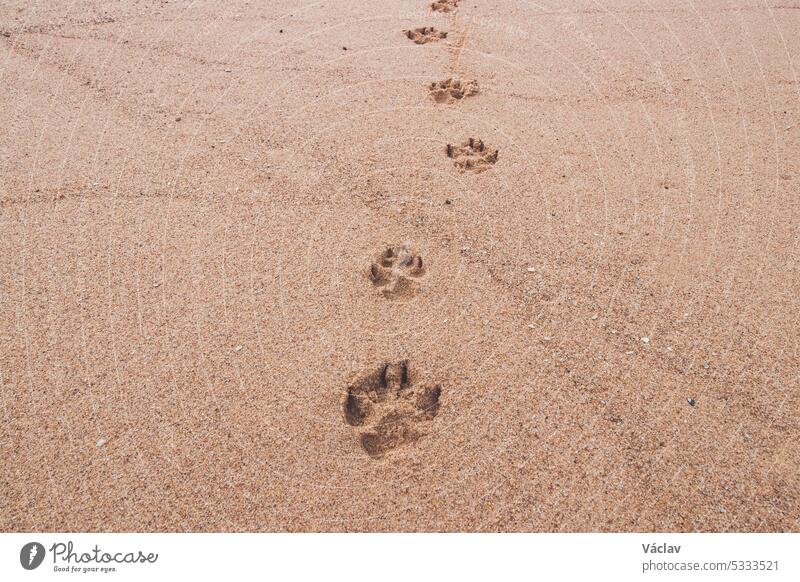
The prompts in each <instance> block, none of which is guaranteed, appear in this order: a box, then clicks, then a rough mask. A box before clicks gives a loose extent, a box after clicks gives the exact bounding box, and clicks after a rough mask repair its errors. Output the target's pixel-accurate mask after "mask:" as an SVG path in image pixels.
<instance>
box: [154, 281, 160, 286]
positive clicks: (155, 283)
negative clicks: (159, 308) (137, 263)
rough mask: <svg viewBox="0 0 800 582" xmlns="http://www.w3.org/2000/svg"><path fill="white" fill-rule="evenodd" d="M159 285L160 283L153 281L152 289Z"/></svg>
mask: <svg viewBox="0 0 800 582" xmlns="http://www.w3.org/2000/svg"><path fill="white" fill-rule="evenodd" d="M159 285H161V283H159V282H158V281H153V287H158V286H159Z"/></svg>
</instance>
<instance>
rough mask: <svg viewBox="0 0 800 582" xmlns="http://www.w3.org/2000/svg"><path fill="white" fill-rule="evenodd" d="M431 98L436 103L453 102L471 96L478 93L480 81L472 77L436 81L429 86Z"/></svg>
mask: <svg viewBox="0 0 800 582" xmlns="http://www.w3.org/2000/svg"><path fill="white" fill-rule="evenodd" d="M428 92H429V93H430V96H431V99H433V100H434V101H436V103H453V102H454V101H460V100H461V99H463V98H464V97H471V96H472V95H475V94H477V93H478V82H477V81H473V80H471V79H459V78H458V77H452V78H450V79H445V80H444V81H436V82H434V83H431V84H430V87H428Z"/></svg>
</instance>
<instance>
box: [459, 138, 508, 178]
mask: <svg viewBox="0 0 800 582" xmlns="http://www.w3.org/2000/svg"><path fill="white" fill-rule="evenodd" d="M446 153H447V157H448V158H450V159H452V160H453V165H454V166H455V167H456V168H458V169H459V170H461V171H462V172H473V173H475V174H478V173H480V172H484V171H486V170H488V169H489V168H491V167H492V166H493V165H494V164H495V163H496V162H497V156H498V154H499V153H500V151H499V150H498V149H492V148H490V147H487V146H486V144H484V143H483V140H480V139H474V138H469V139H468V140H467V141H465V142H464V143H462V144H461V145H453V144H447V149H446Z"/></svg>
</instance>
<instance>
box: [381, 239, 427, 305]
mask: <svg viewBox="0 0 800 582" xmlns="http://www.w3.org/2000/svg"><path fill="white" fill-rule="evenodd" d="M424 276H425V266H424V265H423V264H422V257H421V256H420V255H418V254H416V253H414V252H413V251H412V250H411V249H410V248H409V247H408V246H406V245H396V246H392V247H389V248H387V249H386V250H385V251H383V252H382V253H381V254H380V255H379V256H378V257H377V258H376V260H375V261H374V262H373V263H372V265H370V269H369V278H370V280H371V281H372V284H373V285H374V286H375V287H378V288H379V289H380V290H381V293H383V296H384V297H386V298H387V299H392V300H396V299H407V298H410V297H412V296H414V295H415V294H416V293H417V292H418V291H419V290H420V286H421V283H422V279H423V278H424Z"/></svg>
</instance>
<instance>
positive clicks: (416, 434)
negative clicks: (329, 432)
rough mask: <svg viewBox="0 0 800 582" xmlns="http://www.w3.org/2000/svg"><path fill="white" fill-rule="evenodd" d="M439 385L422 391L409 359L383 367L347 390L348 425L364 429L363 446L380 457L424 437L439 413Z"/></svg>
mask: <svg viewBox="0 0 800 582" xmlns="http://www.w3.org/2000/svg"><path fill="white" fill-rule="evenodd" d="M441 396H442V387H441V385H440V384H436V385H434V386H427V387H423V388H419V387H417V386H416V385H415V382H414V378H413V377H412V375H411V370H410V369H409V365H408V360H403V361H400V362H397V363H389V364H384V365H383V366H381V367H380V368H379V369H378V370H376V371H375V372H373V373H371V374H369V375H367V376H365V377H363V378H361V379H360V380H358V381H357V382H356V383H355V384H353V385H352V386H349V387H348V388H347V396H346V397H345V401H344V405H343V409H344V418H345V421H346V422H347V424H349V425H350V426H354V427H360V428H362V429H363V430H362V432H361V434H360V437H359V438H360V442H361V447H362V448H363V449H364V451H365V452H366V453H367V454H368V455H369V456H370V457H372V458H380V457H382V456H384V455H385V454H386V453H388V452H390V451H392V450H394V449H397V448H399V447H402V446H405V445H409V444H412V443H415V442H416V441H418V440H419V439H420V438H422V437H423V436H424V435H425V432H426V431H425V429H426V427H427V426H429V423H430V422H431V421H432V420H433V419H434V418H436V415H438V414H439V407H440V399H441Z"/></svg>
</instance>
